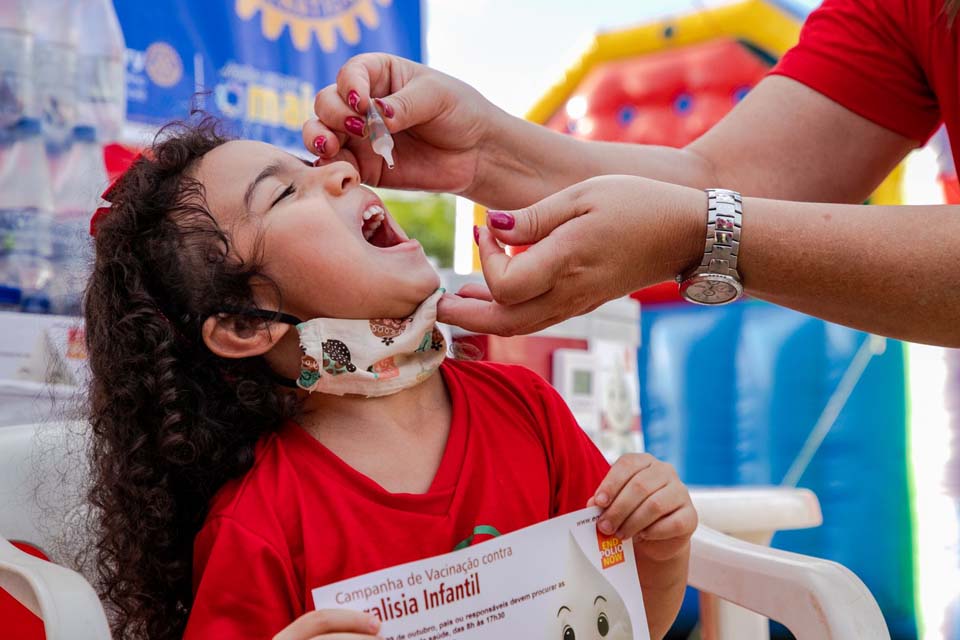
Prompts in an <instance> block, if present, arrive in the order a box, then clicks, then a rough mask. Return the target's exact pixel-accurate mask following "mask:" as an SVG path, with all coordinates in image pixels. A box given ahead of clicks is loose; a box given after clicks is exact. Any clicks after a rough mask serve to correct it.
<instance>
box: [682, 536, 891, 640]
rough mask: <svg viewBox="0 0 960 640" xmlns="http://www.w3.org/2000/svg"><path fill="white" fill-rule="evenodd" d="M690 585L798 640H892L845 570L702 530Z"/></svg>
mask: <svg viewBox="0 0 960 640" xmlns="http://www.w3.org/2000/svg"><path fill="white" fill-rule="evenodd" d="M689 582H690V585H691V586H692V587H694V588H696V589H699V590H700V591H703V592H705V593H711V594H714V595H716V596H717V597H719V598H722V599H723V600H727V601H729V602H733V603H734V604H737V605H739V606H741V607H744V608H745V609H750V610H751V611H754V612H755V613H759V614H761V615H764V616H766V617H768V618H771V619H773V620H776V621H778V622H780V623H782V624H783V625H785V626H786V627H787V628H788V629H789V630H790V632H791V633H793V634H794V636H796V637H797V639H798V640H854V639H857V638H864V639H867V638H869V639H870V640H889V638H890V634H889V632H888V630H887V625H886V622H885V621H884V619H883V614H882V613H881V612H880V607H879V606H877V602H876V600H874V599H873V595H872V594H871V593H870V591H869V590H868V589H867V587H866V585H864V584H863V582H861V580H860V579H859V578H858V577H857V576H856V575H854V574H853V572H852V571H850V570H849V569H847V568H846V567H844V566H842V565H839V564H837V563H835V562H830V561H828V560H821V559H819V558H812V557H810V556H803V555H799V554H796V553H789V552H787V551H780V550H778V549H770V548H768V547H762V546H759V545H755V544H750V543H749V542H743V541H741V540H737V539H735V538H732V537H730V536H726V535H724V534H722V533H719V532H717V531H714V530H712V529H709V528H707V527H704V526H700V527H699V528H698V529H697V531H696V533H694V536H693V540H692V549H691V559H690V579H689Z"/></svg>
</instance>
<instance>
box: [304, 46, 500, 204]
mask: <svg viewBox="0 0 960 640" xmlns="http://www.w3.org/2000/svg"><path fill="white" fill-rule="evenodd" d="M372 98H376V99H377V100H376V102H377V106H378V107H379V110H380V113H381V114H382V115H383V120H384V122H385V123H386V125H387V128H388V129H389V130H390V133H391V135H392V136H393V141H394V151H393V155H394V158H395V160H396V166H395V167H394V168H393V169H387V166H386V163H385V162H384V161H383V159H382V158H381V157H380V156H378V155H376V154H375V153H374V152H373V149H372V147H371V145H370V142H369V140H367V139H366V138H364V137H363V124H364V120H365V118H366V114H367V107H368V105H369V104H370V100H371V99H372ZM314 110H315V111H316V113H317V119H316V120H309V121H307V123H306V124H304V126H303V142H304V144H305V145H306V147H307V149H308V150H309V151H310V152H311V153H313V154H314V155H317V156H319V158H320V159H321V161H330V160H334V159H346V160H349V161H352V162H353V163H354V164H356V165H357V167H358V169H359V172H360V176H361V178H362V179H363V182H364V183H366V184H369V185H373V186H381V187H394V188H403V189H423V190H428V191H447V192H451V193H466V192H468V191H469V189H470V187H471V185H473V183H474V181H475V180H476V179H477V173H478V171H479V169H480V168H481V167H480V165H481V160H482V159H483V158H484V156H485V150H484V146H485V145H486V143H487V142H488V139H489V138H490V137H491V136H490V135H489V134H490V132H491V131H495V130H496V129H497V128H498V126H499V125H498V124H497V123H496V122H493V121H494V120H496V119H498V118H509V116H507V115H506V114H505V113H503V112H502V111H500V110H499V109H497V108H496V107H494V106H493V104H491V103H490V102H488V101H487V100H486V99H485V98H484V97H483V96H481V95H480V93H478V92H477V91H476V90H475V89H473V88H472V87H470V86H468V85H467V84H465V83H463V82H460V81H459V80H456V79H454V78H451V77H450V76H447V75H445V74H443V73H440V72H439V71H435V70H434V69H431V68H429V67H426V66H423V65H421V64H417V63H415V62H412V61H410V60H406V59H404V58H398V57H396V56H392V55H388V54H385V53H365V54H361V55H358V56H355V57H353V58H351V59H350V60H348V61H347V62H346V63H345V64H344V65H343V67H342V68H341V69H340V73H339V74H338V75H337V82H336V84H332V85H330V86H328V87H326V88H325V89H323V90H321V91H320V92H319V93H318V94H317V97H316V100H315V103H314Z"/></svg>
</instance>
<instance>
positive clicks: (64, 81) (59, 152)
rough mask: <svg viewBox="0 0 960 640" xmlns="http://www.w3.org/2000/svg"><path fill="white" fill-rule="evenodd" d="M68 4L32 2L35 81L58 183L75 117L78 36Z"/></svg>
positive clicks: (64, 1)
mask: <svg viewBox="0 0 960 640" xmlns="http://www.w3.org/2000/svg"><path fill="white" fill-rule="evenodd" d="M70 6H71V4H70V2H69V1H68V0H33V3H32V4H31V7H30V10H31V12H32V18H33V20H32V23H33V26H34V29H33V37H34V46H33V77H34V92H35V93H36V95H35V99H36V102H37V111H38V114H39V116H40V118H41V120H42V122H43V135H44V139H45V140H46V143H47V159H48V161H49V162H50V170H51V174H52V175H53V176H54V179H56V175H57V173H58V172H59V165H60V163H61V162H60V161H62V160H63V158H64V155H65V152H66V149H67V146H68V145H69V143H70V131H71V129H73V125H74V119H75V117H76V102H77V86H76V71H77V64H76V61H77V56H76V32H75V30H74V29H73V24H72V22H73V21H72V20H71V17H72V16H71V10H70Z"/></svg>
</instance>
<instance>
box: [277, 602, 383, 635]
mask: <svg viewBox="0 0 960 640" xmlns="http://www.w3.org/2000/svg"><path fill="white" fill-rule="evenodd" d="M378 631H380V621H379V620H378V619H377V618H375V617H374V616H372V615H370V614H369V613H363V612H362V611H350V610H348V609H319V610H317V611H310V612H308V613H305V614H303V615H302V616H300V617H299V618H297V619H296V620H294V621H293V622H291V623H290V624H289V625H287V627H286V628H285V629H284V630H283V631H281V632H280V633H278V634H277V635H275V636H273V640H374V638H376V637H377V635H376V634H377V632H378Z"/></svg>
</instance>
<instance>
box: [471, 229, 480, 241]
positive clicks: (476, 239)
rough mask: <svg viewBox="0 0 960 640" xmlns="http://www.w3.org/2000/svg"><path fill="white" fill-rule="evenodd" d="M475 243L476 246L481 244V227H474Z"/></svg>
mask: <svg viewBox="0 0 960 640" xmlns="http://www.w3.org/2000/svg"><path fill="white" fill-rule="evenodd" d="M473 241H474V243H476V244H478V245H479V244H480V227H478V226H477V225H473Z"/></svg>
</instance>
